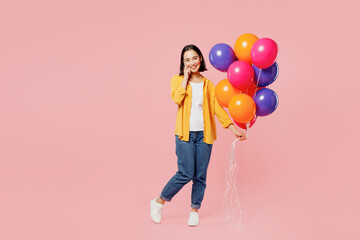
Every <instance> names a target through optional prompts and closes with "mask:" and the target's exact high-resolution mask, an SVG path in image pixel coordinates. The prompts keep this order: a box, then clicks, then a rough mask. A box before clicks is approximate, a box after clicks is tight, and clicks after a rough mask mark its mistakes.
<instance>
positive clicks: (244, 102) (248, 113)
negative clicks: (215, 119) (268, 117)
mask: <svg viewBox="0 0 360 240" xmlns="http://www.w3.org/2000/svg"><path fill="white" fill-rule="evenodd" d="M229 113H230V115H231V117H232V118H233V119H234V120H235V121H237V122H239V123H247V122H249V121H251V120H252V119H253V118H254V116H255V113H256V104H255V102H254V100H253V99H252V98H251V97H250V96H249V95H247V94H245V93H240V94H236V95H235V96H233V97H232V98H231V100H230V102H229Z"/></svg>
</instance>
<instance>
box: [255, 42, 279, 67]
mask: <svg viewBox="0 0 360 240" xmlns="http://www.w3.org/2000/svg"><path fill="white" fill-rule="evenodd" d="M277 56H278V45H277V44H276V42H275V41H274V40H272V39H270V38H261V39H259V40H257V41H256V42H255V43H254V45H253V47H252V48H251V59H252V61H253V63H254V65H255V66H257V67H258V68H262V69H264V68H268V67H270V66H271V65H273V64H274V63H275V62H276V59H277Z"/></svg>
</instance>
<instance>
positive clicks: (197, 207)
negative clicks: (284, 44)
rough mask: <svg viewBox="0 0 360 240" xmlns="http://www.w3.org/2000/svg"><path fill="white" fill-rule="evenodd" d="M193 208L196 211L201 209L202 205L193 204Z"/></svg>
mask: <svg viewBox="0 0 360 240" xmlns="http://www.w3.org/2000/svg"><path fill="white" fill-rule="evenodd" d="M191 207H192V208H195V209H200V205H196V204H191Z"/></svg>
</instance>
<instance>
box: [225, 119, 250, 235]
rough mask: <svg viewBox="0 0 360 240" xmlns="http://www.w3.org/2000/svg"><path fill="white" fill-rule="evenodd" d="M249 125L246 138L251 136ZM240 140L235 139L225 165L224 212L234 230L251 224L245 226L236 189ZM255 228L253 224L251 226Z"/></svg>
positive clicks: (243, 213)
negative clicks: (237, 156)
mask: <svg viewBox="0 0 360 240" xmlns="http://www.w3.org/2000/svg"><path fill="white" fill-rule="evenodd" d="M249 125H250V123H247V124H246V128H247V129H246V130H247V131H246V137H248V136H249V131H248V130H249ZM237 141H239V139H238V138H237V139H235V140H234V141H233V143H232V144H231V146H230V149H229V152H228V156H227V157H228V161H227V162H226V163H225V164H224V166H225V173H226V183H225V185H226V190H225V195H224V206H223V209H224V212H225V220H226V222H228V223H229V224H230V225H231V226H232V227H233V228H234V229H243V228H246V227H248V226H250V225H249V224H245V212H244V211H243V208H242V206H241V204H240V201H239V194H238V191H237V187H236V174H237V168H238V166H237V164H236V161H235V146H236V142H237ZM251 225H252V226H254V225H253V224H251Z"/></svg>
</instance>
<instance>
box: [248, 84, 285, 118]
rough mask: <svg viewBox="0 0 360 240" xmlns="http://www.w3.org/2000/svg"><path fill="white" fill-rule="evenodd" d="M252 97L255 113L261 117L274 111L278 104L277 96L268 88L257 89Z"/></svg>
mask: <svg viewBox="0 0 360 240" xmlns="http://www.w3.org/2000/svg"><path fill="white" fill-rule="evenodd" d="M253 98H254V101H255V104H256V115H257V116H261V117H264V116H267V115H269V114H271V113H272V112H274V111H275V109H276V108H277V106H278V104H279V99H278V96H277V95H276V93H275V92H274V91H273V90H271V89H269V88H262V89H260V90H258V91H257V92H256V93H255V95H254V97H253Z"/></svg>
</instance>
